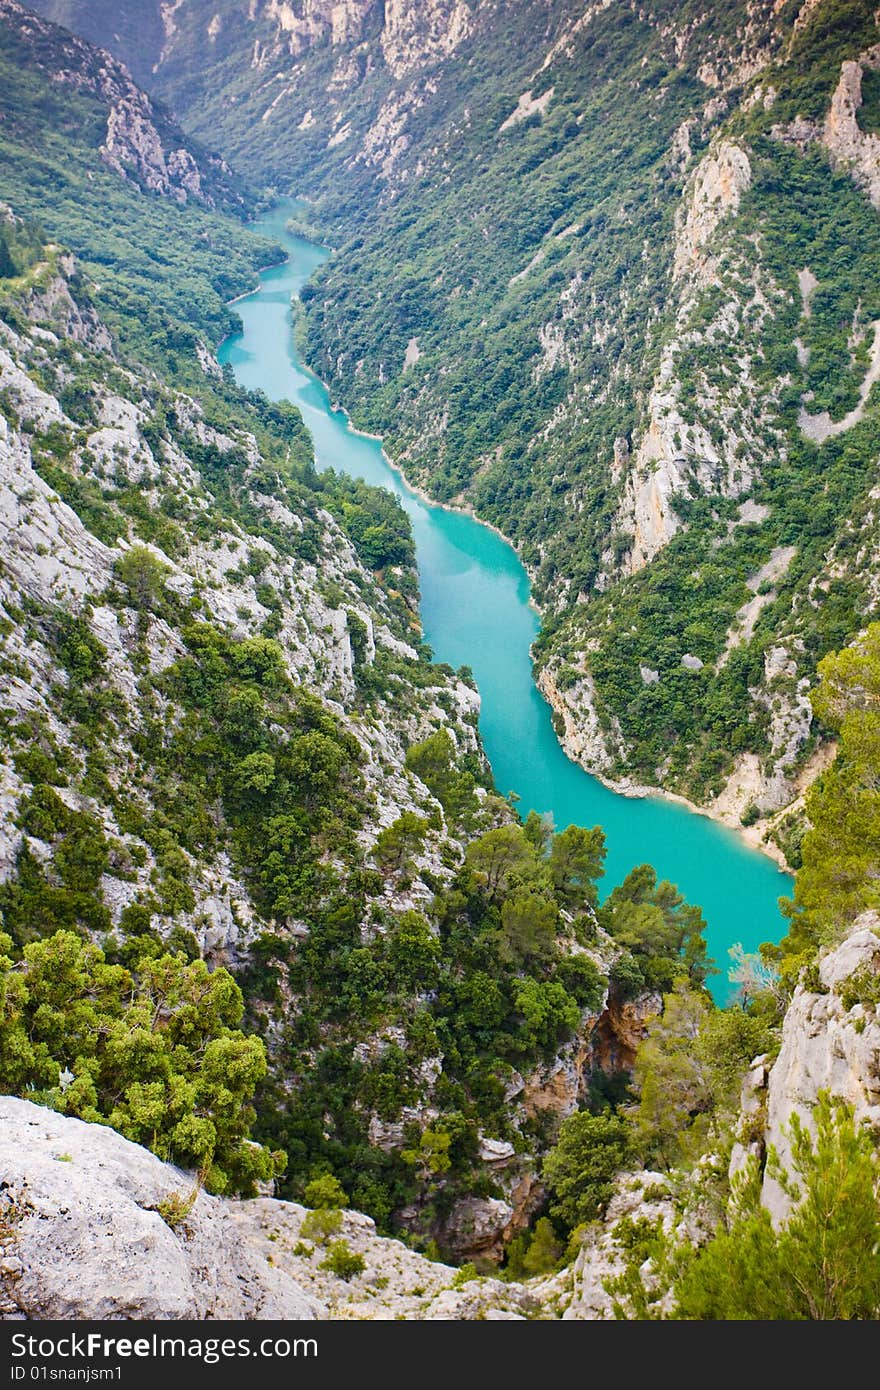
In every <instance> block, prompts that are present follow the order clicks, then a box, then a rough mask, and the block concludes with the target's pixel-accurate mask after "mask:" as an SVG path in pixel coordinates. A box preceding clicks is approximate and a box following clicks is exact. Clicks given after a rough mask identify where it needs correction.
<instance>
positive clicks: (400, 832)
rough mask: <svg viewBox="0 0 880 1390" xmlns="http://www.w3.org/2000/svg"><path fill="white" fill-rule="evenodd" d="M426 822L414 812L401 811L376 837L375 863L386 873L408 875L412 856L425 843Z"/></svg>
mask: <svg viewBox="0 0 880 1390" xmlns="http://www.w3.org/2000/svg"><path fill="white" fill-rule="evenodd" d="M427 833H428V822H427V821H426V820H425V818H424V817H423V816H417V815H416V813H415V812H414V811H403V812H401V814H400V815H399V816H398V817H397V819H396V820H394V821H392V822H391V824H390V825H388V826H386V827H385V829H384V830H380V832H379V834H378V835H377V836H376V848H375V850H374V854H375V856H376V863H377V864H378V865H379V867H380V868H382V869H384V870H386V872H388V873H396V874H400V873H409V871H410V869H411V867H412V862H411V861H412V856H413V855H414V854H418V852H419V850H420V849H421V848H422V846H423V845H424V843H425V836H426V835H427Z"/></svg>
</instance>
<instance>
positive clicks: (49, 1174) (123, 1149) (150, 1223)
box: [0, 1096, 325, 1320]
mask: <svg viewBox="0 0 880 1390" xmlns="http://www.w3.org/2000/svg"><path fill="white" fill-rule="evenodd" d="M193 1191H194V1182H193V1177H192V1174H189V1173H184V1172H182V1171H181V1170H180V1169H178V1168H173V1167H172V1166H171V1165H170V1164H167V1163H163V1162H162V1161H161V1160H160V1159H159V1158H157V1157H156V1156H155V1154H152V1153H150V1152H149V1151H148V1150H147V1149H144V1148H141V1147H140V1146H139V1145H137V1144H132V1143H130V1142H129V1140H127V1139H124V1138H123V1137H122V1135H121V1134H117V1133H116V1131H115V1130H112V1129H109V1128H107V1126H105V1125H99V1124H86V1123H85V1122H84V1121H82V1120H76V1119H72V1118H70V1117H69V1116H65V1115H58V1114H56V1113H55V1112H54V1111H52V1110H45V1109H43V1108H42V1107H40V1106H37V1105H33V1104H31V1102H30V1101H26V1100H19V1099H17V1098H15V1097H12V1096H4V1097H2V1098H0V1318H2V1319H10V1318H28V1319H31V1318H40V1319H105V1318H106V1319H123V1318H131V1319H178V1318H197V1319H202V1318H231V1319H239V1320H244V1319H247V1320H252V1319H265V1318H284V1319H294V1320H296V1319H314V1318H317V1317H322V1316H324V1315H325V1314H324V1309H323V1306H322V1305H321V1304H320V1303H319V1302H317V1301H316V1300H315V1299H313V1298H310V1297H308V1296H307V1295H306V1294H305V1293H304V1292H303V1290H302V1289H301V1288H300V1287H299V1285H298V1284H296V1283H295V1282H294V1280H293V1279H291V1278H290V1277H289V1275H287V1274H285V1273H284V1272H283V1271H281V1270H278V1269H275V1268H273V1266H272V1265H271V1264H270V1263H269V1262H268V1261H267V1259H266V1257H265V1255H264V1254H263V1253H262V1252H259V1251H256V1250H255V1249H254V1248H253V1247H252V1246H251V1245H250V1244H249V1243H248V1241H247V1240H246V1239H244V1238H243V1237H242V1234H241V1233H240V1231H239V1229H238V1226H237V1224H236V1222H235V1220H234V1219H233V1216H232V1209H233V1208H234V1207H236V1206H237V1205H241V1204H237V1203H233V1202H230V1201H228V1200H226V1199H224V1198H220V1197H210V1196H208V1195H207V1194H206V1193H204V1192H198V1194H197V1195H196V1196H195V1200H194V1201H193V1203H192V1207H191V1209H190V1210H189V1211H185V1210H184V1211H181V1215H180V1219H179V1220H175V1217H174V1213H173V1206H174V1205H175V1204H178V1205H182V1207H183V1208H185V1207H186V1205H187V1203H188V1199H189V1198H190V1197H191V1196H192V1195H193ZM169 1199H171V1203H170V1205H167V1206H165V1208H164V1210H165V1213H166V1215H165V1216H163V1215H162V1210H161V1209H160V1208H161V1204H163V1203H168V1202H169ZM175 1199H176V1203H175Z"/></svg>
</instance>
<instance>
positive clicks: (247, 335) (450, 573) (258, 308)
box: [218, 204, 789, 1000]
mask: <svg viewBox="0 0 880 1390" xmlns="http://www.w3.org/2000/svg"><path fill="white" fill-rule="evenodd" d="M298 211H299V209H298V208H297V206H296V205H295V204H282V205H280V206H279V208H278V209H276V211H275V212H273V213H272V214H271V215H270V216H267V217H264V218H262V219H261V220H260V221H259V222H258V223H257V224H256V226H255V230H257V231H259V232H260V233H261V234H262V235H263V236H265V237H267V238H268V239H269V240H271V241H275V242H278V243H280V244H281V245H282V246H284V247H285V249H286V251H287V253H288V256H289V259H288V261H287V262H286V263H285V264H284V265H282V266H278V267H276V268H274V269H271V270H268V271H264V272H263V273H262V275H261V288H260V290H258V291H257V292H256V293H255V294H254V295H251V296H249V297H247V298H245V299H243V300H239V301H238V303H237V304H236V306H235V307H236V310H237V312H238V314H239V315H240V316H241V319H242V322H243V325H244V328H243V334H242V335H241V336H239V335H235V336H233V337H231V338H229V339H227V340H226V342H225V343H224V344H223V345H222V347H221V348H220V350H219V353H218V357H219V360H220V362H221V363H225V362H228V363H229V364H230V365H231V366H232V367H233V369H234V371H235V374H236V377H237V379H238V380H239V381H240V382H241V384H242V385H243V386H246V387H248V388H249V389H251V390H257V389H259V390H263V391H265V392H266V394H267V395H268V396H270V397H271V398H272V399H276V400H278V399H285V398H288V399H290V400H292V401H293V402H294V403H295V404H296V405H297V407H298V408H299V410H300V411H301V413H302V417H303V420H304V421H305V424H306V427H307V428H308V430H309V433H310V434H311V436H312V441H313V443H314V447H315V457H316V461H317V463H318V466H319V467H321V468H334V469H336V470H338V471H340V472H343V473H347V474H350V475H351V476H353V477H361V478H364V479H365V480H366V482H368V483H371V484H374V485H376V486H380V487H386V488H390V489H391V491H392V492H393V493H394V495H395V496H396V497H397V498H398V500H399V501H400V503H401V505H402V506H403V508H404V511H405V512H406V514H407V516H408V517H409V519H410V524H411V526H412V530H413V537H414V539H415V543H416V553H417V556H418V562H419V580H420V589H421V612H422V622H423V625H424V633H425V640H426V641H427V642H428V644H429V645H430V646H431V648H432V650H433V651H434V654H435V658H436V659H437V660H439V661H442V662H446V663H448V664H449V665H451V666H453V667H459V666H462V665H466V666H470V667H471V669H472V670H473V672H474V675H475V678H476V682H477V688H478V689H479V691H480V695H481V697H482V705H481V712H480V732H481V735H482V738H483V743H484V745H485V748H486V752H487V754H488V757H489V761H490V764H491V766H492V770H493V774H494V777H495V782H496V785H497V787H498V789H499V791H500V792H501V793H502V794H504V795H507V794H508V793H509V792H513V793H515V794H516V797H517V810H518V811H519V812H520V813H521V814H522V815H523V816H525V815H527V814H528V812H529V811H537V812H538V814H539V815H548V816H550V817H551V818H552V821H553V823H554V824H555V825H556V826H557V828H559V829H562V828H564V827H565V826H566V825H569V824H575V825H581V826H586V827H589V826H592V825H601V826H602V827H603V829H604V830H605V833H606V836H607V841H608V856H607V860H606V875H607V881H608V883H609V886H610V885H611V884H613V883H616V882H617V881H618V879H620V878H622V877H623V875H624V874H626V873H627V872H628V871H629V869H631V868H632V867H633V865H634V864H638V863H649V864H652V865H653V866H654V868H655V869H656V870H657V873H658V875H659V876H660V877H661V878H665V879H668V880H669V881H670V882H672V883H674V884H676V885H677V887H678V888H679V889H680V891H681V892H683V893H684V894H685V896H686V897H687V899H688V901H690V902H693V903H699V904H700V906H701V907H702V909H703V912H704V915H705V917H706V922H707V930H706V940H707V942H708V945H709V951H710V954H711V955H712V956H713V957H714V958H715V960H716V961H717V964H718V967H719V969H720V972H721V974H720V978H719V981H718V983H717V984H716V985H715V989H716V992H717V994H718V997H719V998H720V999H722V1000H723V999H724V998H726V997H727V995H728V993H729V988H730V987H729V984H728V981H727V966H728V950H729V948H730V947H731V946H733V945H736V944H739V945H741V946H742V947H743V948H744V949H745V950H746V951H748V952H753V951H756V950H757V948H758V946H759V945H760V943H761V942H762V941H772V940H775V939H776V938H777V937H778V936H779V934H780V931H781V926H782V923H781V919H780V916H779V910H778V907H777V905H776V904H777V899H778V898H779V897H780V896H781V895H784V894H787V892H788V889H789V881H788V880H787V879H786V877H785V876H783V875H782V874H780V873H779V871H778V870H777V869H776V867H775V866H774V865H773V864H772V863H770V862H769V861H768V860H767V858H766V856H764V855H763V854H761V853H759V852H757V851H755V850H754V849H750V848H748V847H747V846H746V845H745V844H744V843H743V842H742V840H741V839H740V837H739V836H737V835H736V834H735V832H732V831H730V830H727V829H725V828H723V827H721V826H717V825H714V824H713V823H712V822H711V821H709V820H708V819H707V818H705V817H702V816H697V815H695V814H693V813H691V812H688V811H687V810H685V809H684V808H683V807H680V806H677V805H676V804H675V803H674V802H670V801H666V800H664V799H661V798H660V797H658V796H649V797H628V796H621V795H617V794H615V793H614V792H612V791H610V790H609V789H607V788H606V787H604V786H603V785H602V784H601V783H600V782H599V781H598V780H597V779H596V778H595V777H592V776H590V775H589V774H587V773H585V772H584V771H583V770H582V769H581V768H579V767H577V766H576V765H574V764H573V763H572V762H571V761H570V760H569V759H568V758H567V757H566V756H565V754H564V753H563V751H562V749H561V747H560V745H559V742H558V739H557V737H556V735H555V733H554V731H553V727H552V724H551V719H550V711H549V709H548V708H547V705H546V703H545V701H544V700H543V699H542V698H541V696H540V695H539V693H538V691H537V689H536V688H535V685H534V682H533V680H532V673H531V658H530V648H531V644H532V641H533V640H534V638H535V636H536V634H537V630H538V625H537V618H536V614H535V612H534V609H533V608H532V607H530V604H529V584H528V578H527V576H526V574H525V572H524V570H523V568H522V566H521V565H520V563H519V561H518V560H517V558H516V555H515V554H514V553H513V551H512V548H511V547H510V546H509V545H507V543H506V542H504V541H503V540H502V539H501V538H500V537H498V536H497V535H495V534H494V533H493V532H492V531H491V530H490V529H489V528H488V527H487V526H485V525H482V524H480V523H479V522H478V521H476V520H474V519H473V518H471V517H470V516H467V515H465V514H464V513H462V512H457V511H455V510H453V509H450V508H444V507H441V506H437V505H432V504H431V503H430V502H429V501H428V500H426V499H423V498H421V497H419V496H417V494H416V493H414V492H413V490H412V489H411V488H410V487H408V486H407V484H406V482H405V481H404V480H403V478H402V477H401V475H400V473H399V472H398V471H397V470H396V469H394V468H393V467H392V466H391V465H390V464H389V462H388V460H387V457H386V456H385V454H384V452H383V450H382V447H381V444H380V443H379V442H378V441H376V440H373V439H370V438H368V437H366V436H364V435H361V434H358V433H357V432H356V431H355V430H353V429H352V428H351V426H350V424H349V421H348V419H347V417H346V416H345V414H344V412H342V411H340V410H339V409H338V408H333V407H331V405H330V401H329V397H328V394H327V391H326V388H325V387H323V386H322V385H321V383H320V382H318V381H317V379H316V378H315V377H314V376H313V375H312V374H311V373H310V372H309V371H308V370H307V369H306V368H304V367H303V366H302V364H301V362H300V360H299V356H298V353H297V349H296V344H295V338H294V333H293V321H292V314H291V307H290V298H291V295H296V294H297V293H298V291H299V289H300V288H301V286H302V285H303V284H304V283H305V282H306V281H307V280H308V279H309V277H310V275H311V274H312V272H313V270H314V269H315V267H316V266H317V265H318V264H320V263H321V262H322V261H323V260H324V259H325V258H326V254H327V253H326V252H325V251H324V250H322V249H321V248H320V247H318V246H315V245H313V244H311V243H309V242H306V241H304V240H303V238H301V237H299V236H296V235H293V234H291V233H290V232H288V231H287V224H288V222H289V221H290V220H291V218H292V217H293V216H294V215H295V214H296V213H297V212H298Z"/></svg>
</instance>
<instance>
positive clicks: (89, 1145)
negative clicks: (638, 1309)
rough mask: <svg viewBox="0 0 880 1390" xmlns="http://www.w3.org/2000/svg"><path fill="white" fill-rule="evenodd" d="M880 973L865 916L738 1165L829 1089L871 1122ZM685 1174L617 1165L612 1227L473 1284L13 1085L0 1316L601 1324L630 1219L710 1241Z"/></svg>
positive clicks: (371, 1230)
mask: <svg viewBox="0 0 880 1390" xmlns="http://www.w3.org/2000/svg"><path fill="white" fill-rule="evenodd" d="M878 974H880V919H878V918H877V916H876V915H874V914H865V915H864V916H863V917H862V918H860V919H859V921H858V922H857V923H856V925H855V927H854V929H853V931H852V932H851V933H850V935H849V936H848V937H847V939H846V940H845V941H844V942H843V943H842V944H841V945H839V946H838V947H836V948H835V949H834V950H833V951H831V952H829V953H828V954H827V955H826V956H825V958H824V960H823V961H822V963H821V966H820V970H819V975H818V980H817V981H816V984H817V986H818V988H816V989H815V990H808V989H806V988H804V987H799V988H798V989H797V991H796V992H795V996H794V998H793V1000H792V1002H791V1005H790V1006H789V1010H788V1013H787V1016H786V1021H785V1026H784V1029H783V1043H782V1049H781V1052H780V1054H779V1057H778V1058H777V1060H776V1062H775V1063H773V1065H772V1066H771V1065H770V1064H769V1062H768V1060H767V1059H764V1058H759V1059H757V1061H756V1063H755V1065H754V1067H753V1069H752V1072H751V1073H750V1075H749V1077H748V1078H747V1081H746V1084H745V1087H744V1090H743V1112H742V1119H741V1122H740V1126H739V1129H740V1136H741V1142H740V1143H739V1144H737V1145H736V1146H735V1147H734V1152H733V1158H732V1166H733V1167H734V1168H736V1167H739V1166H740V1165H741V1164H742V1162H743V1159H744V1157H745V1154H746V1153H747V1152H748V1151H751V1152H752V1153H754V1154H755V1155H756V1156H757V1157H758V1158H759V1160H760V1161H763V1159H764V1157H765V1155H766V1152H767V1149H768V1147H769V1145H770V1144H772V1145H774V1146H775V1147H776V1148H777V1150H778V1151H779V1152H780V1154H781V1155H782V1156H783V1157H784V1156H785V1153H786V1138H785V1128H786V1125H787V1122H788V1120H789V1119H790V1117H791V1114H792V1112H793V1111H795V1110H796V1111H797V1112H798V1114H799V1115H800V1116H801V1117H802V1118H803V1119H804V1120H805V1121H806V1122H808V1123H809V1120H810V1114H811V1109H812V1106H813V1105H814V1104H815V1101H816V1098H817V1095H818V1093H819V1091H820V1090H823V1089H828V1090H830V1091H831V1092H832V1094H834V1095H839V1096H842V1097H843V1098H844V1099H846V1100H847V1101H848V1102H849V1103H850V1104H852V1105H853V1106H854V1108H855V1110H856V1113H857V1115H859V1116H860V1117H862V1118H865V1119H868V1120H873V1119H875V1118H876V1115H877V1107H878V1103H880V1023H878V1020H877V1016H876V1006H875V1004H874V1002H873V998H874V994H875V993H876V977H877V975H878ZM677 1186H678V1187H679V1188H681V1187H682V1184H681V1183H678V1184H677ZM685 1186H689V1187H690V1188H691V1190H692V1192H694V1193H696V1195H697V1201H696V1204H695V1206H692V1207H691V1210H690V1212H688V1211H687V1210H682V1207H681V1202H680V1193H679V1200H678V1202H677V1203H676V1202H675V1201H674V1200H673V1190H674V1188H675V1187H676V1184H675V1183H673V1182H670V1180H669V1179H668V1178H667V1177H665V1176H664V1175H662V1174H659V1173H648V1172H644V1173H637V1174H627V1175H623V1176H622V1177H621V1178H620V1179H619V1182H618V1190H617V1193H616V1195H615V1197H614V1198H613V1200H612V1202H611V1205H610V1207H609V1209H608V1212H607V1214H606V1217H605V1220H604V1222H602V1223H597V1224H596V1225H595V1226H593V1227H591V1228H590V1229H589V1230H588V1231H587V1233H586V1236H585V1239H584V1243H583V1246H582V1248H581V1251H580V1253H579V1254H578V1256H577V1257H576V1259H575V1261H574V1263H573V1264H572V1265H570V1266H569V1267H567V1268H566V1269H564V1270H562V1271H561V1272H560V1273H557V1274H553V1275H550V1276H549V1277H542V1278H537V1279H532V1280H529V1281H526V1282H524V1283H508V1282H505V1281H503V1280H501V1279H494V1278H467V1275H466V1272H465V1271H459V1270H456V1269H455V1268H454V1267H453V1266H451V1265H446V1264H442V1263H439V1262H436V1261H432V1260H429V1259H427V1258H426V1257H425V1256H424V1255H421V1254H418V1253H417V1252H416V1251H413V1250H410V1249H409V1248H408V1247H407V1246H406V1245H404V1244H402V1243H401V1242H400V1241H397V1240H393V1239H389V1238H387V1237H384V1236H379V1235H378V1234H377V1233H376V1229H375V1226H374V1224H373V1222H372V1221H371V1220H370V1219H369V1217H366V1216H363V1215H360V1214H359V1213H356V1212H345V1213H343V1214H342V1218H341V1226H340V1228H339V1229H338V1230H337V1231H335V1232H333V1233H332V1235H331V1236H329V1237H328V1236H326V1235H324V1236H322V1235H321V1234H320V1233H319V1234H318V1235H317V1236H316V1234H315V1232H314V1223H312V1224H311V1227H310V1224H309V1222H308V1217H309V1213H308V1212H307V1211H306V1209H305V1208H304V1207H301V1206H299V1205H297V1204H296V1203H294V1202H282V1201H277V1200H274V1199H271V1198H258V1199H255V1200H252V1201H231V1200H229V1199H226V1198H220V1197H211V1196H208V1195H207V1194H206V1193H205V1192H201V1191H196V1189H195V1187H194V1184H193V1178H192V1175H191V1174H188V1173H184V1172H182V1171H181V1170H180V1169H177V1168H173V1167H171V1166H170V1165H169V1164H166V1163H162V1162H161V1161H160V1159H158V1158H157V1157H156V1156H155V1155H154V1154H152V1153H149V1152H148V1151H147V1150H146V1149H143V1148H140V1147H139V1146H138V1145H136V1144H132V1143H130V1142H129V1141H128V1140H127V1139H124V1138H123V1137H122V1136H121V1135H119V1134H117V1133H116V1132H115V1131H113V1130H111V1129H108V1128H107V1127H105V1126H103V1125H94V1124H86V1123H84V1122H83V1121H81V1120H77V1119H72V1118H69V1117H67V1116H63V1115H59V1114H56V1113H55V1112H54V1111H51V1110H46V1109H43V1108H42V1107H40V1106H37V1105H34V1104H32V1103H31V1102H30V1101H26V1100H20V1099H18V1098H15V1097H11V1096H6V1097H3V1098H2V1099H0V1318H2V1319H15V1318H62V1319H85V1318H111V1319H112V1318H135V1319H153V1318H156V1319H166V1318H167V1319H175V1318H199V1319H201V1318H231V1319H242V1320H251V1319H265V1318H284V1319H315V1318H321V1319H327V1318H330V1319H343V1318H348V1319H351V1318H354V1319H373V1318H377V1319H393V1318H404V1319H408V1320H409V1319H415V1320H422V1319H431V1320H435V1319H457V1320H474V1319H479V1320H483V1319H488V1320H502V1319H523V1318H541V1319H555V1318H564V1319H566V1320H569V1319H577V1320H594V1319H602V1318H607V1317H609V1316H612V1312H613V1310H612V1306H611V1298H610V1296H609V1295H608V1293H607V1291H606V1289H605V1287H604V1283H605V1280H606V1279H607V1278H608V1276H613V1275H614V1274H615V1273H617V1272H619V1269H620V1261H621V1249H620V1247H619V1246H618V1244H617V1243H616V1240H615V1228H616V1226H617V1223H618V1222H619V1221H620V1220H621V1219H622V1218H624V1217H627V1216H630V1217H633V1216H638V1217H647V1218H648V1219H649V1220H657V1219H659V1220H660V1221H662V1223H663V1225H664V1227H665V1228H666V1229H667V1230H668V1229H670V1228H671V1226H673V1225H674V1226H675V1227H676V1229H677V1232H678V1234H679V1236H682V1235H684V1234H686V1233H689V1234H690V1237H691V1238H693V1239H700V1235H701V1225H700V1220H699V1210H698V1209H699V1176H698V1175H697V1176H694V1175H691V1176H690V1178H689V1179H686V1180H685ZM764 1201H765V1204H766V1205H767V1206H768V1208H769V1209H770V1211H771V1213H772V1214H773V1215H774V1218H776V1219H778V1218H780V1217H782V1216H784V1214H785V1212H784V1204H783V1203H782V1202H781V1201H780V1193H779V1191H778V1189H777V1187H776V1186H775V1184H772V1183H770V1182H769V1180H766V1181H765V1188H764ZM304 1223H305V1224H304ZM706 1233H707V1234H708V1231H707V1232H706ZM335 1240H342V1241H344V1242H345V1243H346V1245H347V1247H348V1249H349V1251H350V1252H352V1253H353V1254H354V1255H359V1256H360V1257H361V1259H362V1261H363V1269H360V1270H357V1271H355V1272H354V1273H352V1274H351V1276H350V1277H349V1278H346V1277H344V1276H342V1275H340V1274H339V1273H337V1272H334V1271H333V1270H332V1269H329V1268H326V1267H325V1261H326V1260H327V1255H328V1249H329V1246H330V1244H331V1243H332V1241H335Z"/></svg>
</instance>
